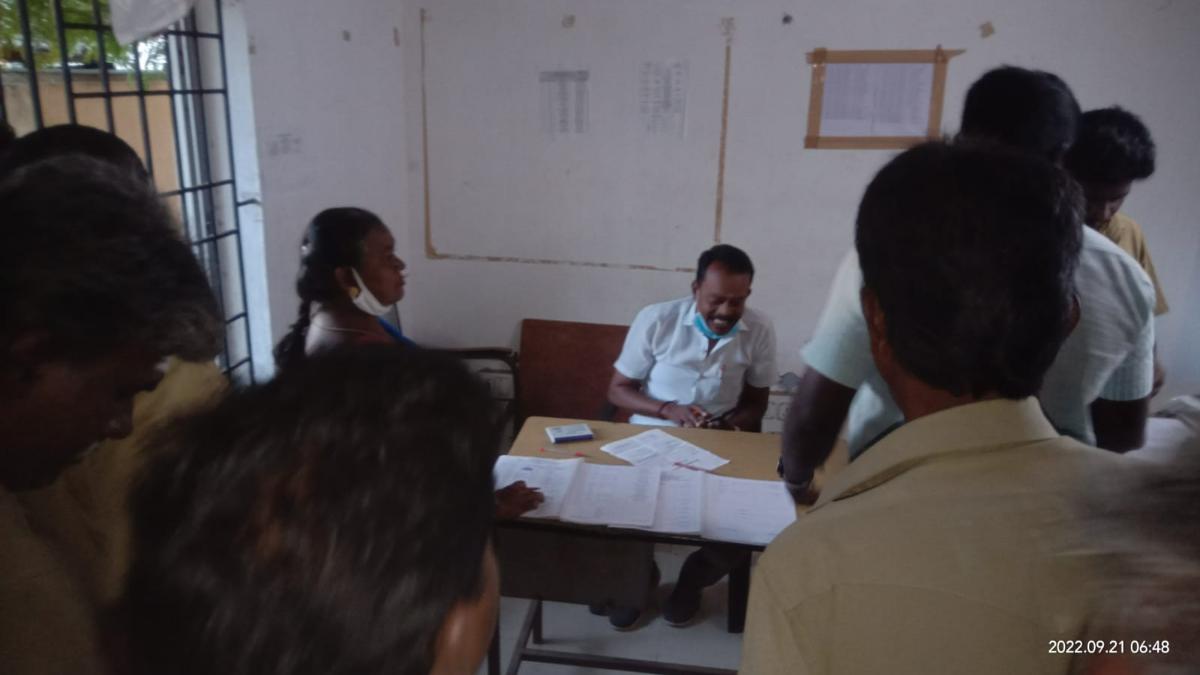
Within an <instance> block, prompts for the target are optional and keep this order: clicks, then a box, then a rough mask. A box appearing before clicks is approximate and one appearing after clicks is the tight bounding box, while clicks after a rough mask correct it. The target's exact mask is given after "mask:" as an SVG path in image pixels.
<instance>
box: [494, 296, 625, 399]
mask: <svg viewBox="0 0 1200 675" xmlns="http://www.w3.org/2000/svg"><path fill="white" fill-rule="evenodd" d="M628 330H629V327H628V326H615V325H611V324H599V323H578V322H573V321H545V320H542V319H525V320H524V321H522V322H521V349H520V352H519V354H518V361H517V363H518V375H519V376H518V378H517V404H518V408H519V410H520V413H519V414H520V416H521V417H522V419H524V418H525V417H530V416H534V415H541V416H545V417H575V418H582V419H613V413H614V412H615V410H614V409H613V408H612V406H610V405H608V396H607V392H608V383H609V381H610V380H611V379H612V372H613V369H612V364H613V362H614V361H616V360H617V357H618V356H620V354H621V346H622V345H623V344H624V342H625V333H626V332H628Z"/></svg>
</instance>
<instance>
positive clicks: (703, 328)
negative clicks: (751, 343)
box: [692, 312, 742, 340]
mask: <svg viewBox="0 0 1200 675" xmlns="http://www.w3.org/2000/svg"><path fill="white" fill-rule="evenodd" d="M692 323H694V324H696V330H698V331H700V332H701V333H702V334H703V335H704V337H706V338H708V339H709V340H720V339H721V338H731V337H733V336H734V335H735V334H737V332H738V329H740V328H741V327H742V322H741V321H739V322H737V323H735V324H733V327H732V328H730V329H729V330H728V331H727V332H726V333H725V334H724V335H718V334H716V333H714V332H713V331H712V329H711V328H709V327H708V323H707V322H706V321H705V320H704V317H702V316H700V312H696V316H695V317H694V318H693V319H692Z"/></svg>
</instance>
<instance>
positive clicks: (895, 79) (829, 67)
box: [804, 47, 962, 150]
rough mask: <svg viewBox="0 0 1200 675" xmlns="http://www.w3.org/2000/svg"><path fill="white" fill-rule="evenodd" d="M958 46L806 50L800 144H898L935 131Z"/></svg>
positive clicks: (869, 146)
mask: <svg viewBox="0 0 1200 675" xmlns="http://www.w3.org/2000/svg"><path fill="white" fill-rule="evenodd" d="M961 53H962V50H944V49H942V48H941V47H938V48H937V49H925V50H921V49H901V50H840V51H838V50H829V49H816V50H814V51H811V52H809V54H808V63H809V65H810V66H811V69H812V91H811V93H810V95H809V102H808V133H807V134H806V135H805V137H804V147H806V148H829V149H843V150H845V149H899V148H907V147H909V146H911V145H914V144H916V143H919V142H921V141H923V140H925V139H928V138H936V137H937V136H938V135H939V134H940V133H941V126H942V99H943V98H944V96H945V91H946V65H947V63H949V61H950V59H951V58H952V57H954V56H957V55H959V54H961Z"/></svg>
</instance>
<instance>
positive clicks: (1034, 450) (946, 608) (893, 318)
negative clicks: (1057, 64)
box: [741, 143, 1132, 675]
mask: <svg viewBox="0 0 1200 675" xmlns="http://www.w3.org/2000/svg"><path fill="white" fill-rule="evenodd" d="M1080 202H1081V196H1080V194H1079V191H1078V187H1077V186H1076V185H1075V183H1074V182H1073V181H1072V180H1071V179H1070V178H1069V177H1068V176H1067V175H1066V174H1065V173H1063V172H1062V171H1061V170H1059V169H1057V168H1055V167H1053V166H1052V165H1051V164H1049V163H1048V162H1046V161H1045V160H1041V159H1038V158H1034V157H1031V156H1028V155H1017V154H1000V153H998V152H996V151H993V150H985V149H978V148H968V147H954V146H949V145H945V144H942V143H929V144H926V145H923V146H920V147H917V148H915V149H912V150H909V151H908V152H905V153H904V154H902V155H900V156H899V157H897V158H896V159H894V160H892V161H891V162H890V163H888V165H887V166H885V167H884V168H883V169H882V170H881V171H880V172H879V174H878V175H877V176H876V177H875V179H874V180H873V181H872V182H871V184H870V186H869V187H868V188H867V191H866V194H865V195H864V196H863V199H862V204H861V206H860V207H859V212H858V221H857V231H856V242H857V250H858V255H859V260H860V261H861V265H862V275H863V282H864V286H863V289H862V292H861V297H862V307H863V312H864V314H865V315H866V324H867V332H868V337H869V342H870V350H871V354H872V356H873V358H874V361H875V364H876V366H877V368H878V369H879V373H880V374H881V376H882V377H883V379H884V381H885V382H886V383H887V386H888V389H889V390H890V392H891V395H892V397H893V398H894V400H895V401H896V404H897V405H899V407H900V409H901V410H902V411H903V413H904V416H905V418H906V419H907V420H908V422H907V423H905V424H904V426H902V427H900V428H899V429H897V430H895V431H893V432H892V433H891V434H889V435H887V436H885V437H884V438H883V439H882V440H880V441H879V442H878V443H876V444H875V446H873V447H872V448H871V450H870V452H869V453H867V454H866V455H864V456H862V457H860V458H859V459H858V460H857V461H855V462H853V463H851V464H850V465H849V466H848V467H846V468H845V469H843V470H842V471H841V472H840V473H838V474H836V475H835V476H834V478H833V479H832V480H831V482H830V484H829V485H828V486H827V487H826V489H825V490H824V491H823V492H822V494H821V497H820V500H819V501H818V502H817V504H816V506H815V507H814V508H813V509H811V510H810V511H809V512H808V513H807V515H805V516H803V517H801V518H800V519H799V520H797V521H796V522H795V523H793V524H792V525H791V526H789V527H788V529H786V530H785V531H784V532H783V533H782V534H780V535H779V537H778V538H776V539H775V541H774V542H772V544H771V545H770V546H768V548H767V551H766V553H765V554H764V555H763V556H762V557H761V558H760V559H759V563H758V566H757V568H756V571H755V576H754V580H753V583H752V587H751V598H750V609H749V615H748V623H747V629H746V639H745V641H744V643H743V651H742V669H741V672H743V673H749V674H758V673H788V674H789V675H793V674H800V675H803V674H806V673H828V674H831V675H833V674H836V675H857V674H863V675H866V674H875V673H899V674H907V673H914V674H916V673H920V674H921V675H924V674H926V673H972V674H973V675H988V674H993V673H994V674H997V675H999V674H1001V673H1004V674H1008V673H1026V674H1031V673H1047V674H1048V673H1066V672H1067V669H1068V667H1069V659H1070V656H1069V655H1057V654H1050V653H1048V651H1049V650H1048V648H1047V644H1048V642H1049V641H1051V640H1055V639H1067V638H1074V637H1078V636H1079V635H1080V632H1081V630H1082V629H1083V624H1084V621H1083V619H1084V614H1085V608H1084V605H1085V604H1086V603H1085V602H1084V599H1085V596H1086V593H1087V589H1086V587H1085V584H1084V582H1085V580H1086V579H1087V578H1088V576H1087V573H1088V572H1090V571H1091V570H1090V568H1089V567H1088V566H1086V565H1084V563H1083V561H1082V559H1078V558H1074V557H1071V556H1058V555H1055V554H1056V553H1057V552H1058V546H1059V545H1060V543H1061V542H1062V541H1063V540H1064V536H1063V534H1064V531H1065V529H1066V527H1067V526H1069V524H1070V522H1071V521H1070V509H1071V507H1072V506H1073V505H1074V502H1073V496H1075V495H1077V494H1078V491H1079V490H1081V489H1082V488H1083V487H1084V486H1085V484H1086V483H1087V481H1088V473H1089V472H1091V471H1097V472H1098V473H1100V474H1102V475H1106V476H1112V475H1115V474H1116V473H1119V472H1120V471H1121V469H1122V467H1123V465H1125V464H1127V463H1132V460H1127V459H1124V458H1122V457H1120V456H1118V455H1114V454H1111V453H1106V452H1102V451H1100V450H1097V449H1095V448H1090V447H1087V446H1084V445H1082V444H1080V443H1079V442H1077V441H1074V440H1072V439H1069V438H1066V437H1063V436H1060V435H1059V433H1058V432H1057V431H1056V430H1055V429H1054V427H1053V426H1052V425H1051V424H1050V422H1049V421H1048V420H1047V419H1046V417H1045V415H1044V414H1043V413H1042V410H1041V406H1040V405H1039V403H1038V400H1037V399H1036V398H1035V394H1036V393H1037V392H1038V390H1039V388H1040V385H1041V381H1042V377H1043V375H1044V374H1045V372H1046V370H1047V369H1048V368H1049V367H1050V364H1051V363H1052V362H1053V361H1054V359H1055V355H1056V354H1057V352H1058V350H1059V347H1060V345H1061V344H1062V343H1063V340H1064V339H1065V338H1066V337H1067V335H1068V333H1069V332H1070V331H1071V328H1072V326H1073V325H1074V323H1075V322H1076V320H1077V319H1078V307H1077V305H1076V304H1075V301H1074V288H1073V283H1072V278H1073V274H1072V273H1073V270H1074V267H1075V265H1076V264H1077V263H1078V258H1079V251H1080V244H1081V235H1082V228H1081V227H1080V222H1079V220H1078V213H1079V205H1080Z"/></svg>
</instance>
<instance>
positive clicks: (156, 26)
mask: <svg viewBox="0 0 1200 675" xmlns="http://www.w3.org/2000/svg"><path fill="white" fill-rule="evenodd" d="M194 4H196V0H109V3H108V7H109V11H110V12H111V14H112V26H113V35H115V36H116V38H117V42H120V43H121V44H123V45H130V44H133V43H134V42H137V41H138V40H143V39H145V38H148V37H150V36H151V35H157V34H158V33H161V32H162V31H164V30H166V29H167V28H169V27H170V26H171V24H173V23H175V22H176V21H179V20H180V19H182V18H183V17H185V16H187V13H188V12H189V11H191V9H192V5H194Z"/></svg>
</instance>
